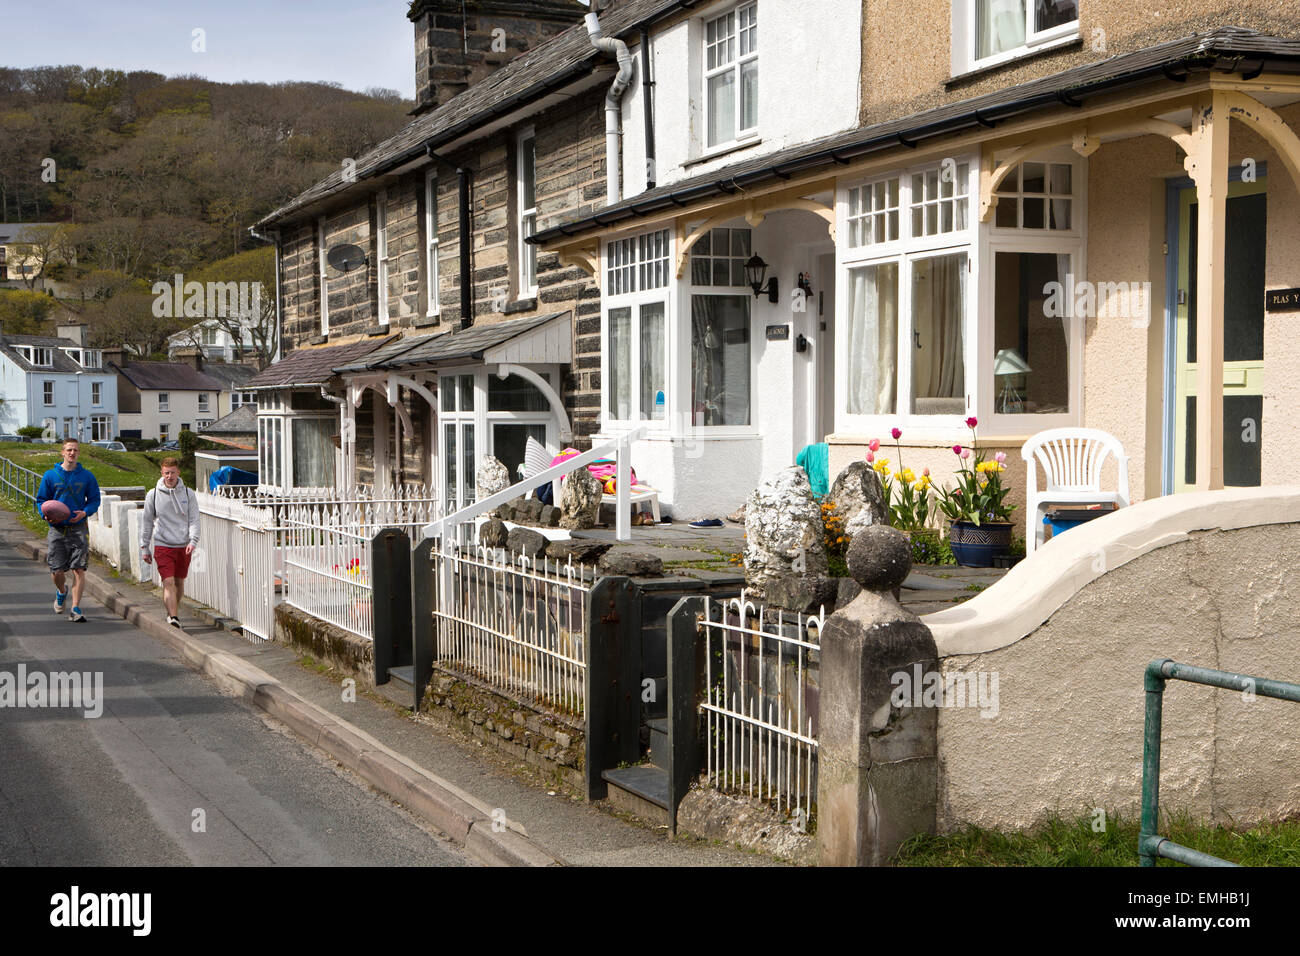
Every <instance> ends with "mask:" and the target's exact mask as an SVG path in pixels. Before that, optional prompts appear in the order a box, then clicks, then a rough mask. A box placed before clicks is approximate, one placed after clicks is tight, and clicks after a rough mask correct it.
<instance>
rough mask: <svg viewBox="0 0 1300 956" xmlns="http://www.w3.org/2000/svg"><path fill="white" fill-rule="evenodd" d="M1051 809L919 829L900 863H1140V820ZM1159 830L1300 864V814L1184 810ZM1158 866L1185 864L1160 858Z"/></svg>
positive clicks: (1237, 857) (1247, 860) (1236, 858)
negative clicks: (1207, 819)
mask: <svg viewBox="0 0 1300 956" xmlns="http://www.w3.org/2000/svg"><path fill="white" fill-rule="evenodd" d="M1093 821H1094V817H1093V816H1091V815H1088V816H1082V817H1079V818H1077V819H1074V820H1066V819H1063V818H1061V817H1057V816H1053V817H1051V818H1049V819H1048V820H1047V821H1046V822H1045V823H1043V824H1042V825H1041V826H1039V827H1037V828H1035V829H1034V830H1032V831H1028V832H1025V833H1005V832H1002V831H1000V830H985V829H982V828H980V827H969V828H967V829H965V830H962V831H960V832H958V833H954V834H951V835H948V836H943V837H934V836H919V837H913V838H912V839H911V840H908V841H907V843H905V844H904V845H903V847H902V848H901V849H900V850H899V851H898V853H897V855H896V856H895V859H894V862H895V864H896V865H898V866H1137V865H1138V853H1137V840H1138V830H1139V825H1138V821H1137V820H1135V819H1125V818H1123V817H1119V816H1115V815H1112V814H1107V815H1106V822H1105V829H1104V830H1103V831H1102V832H1096V831H1094V829H1093ZM1160 835H1161V836H1163V837H1167V838H1168V839H1170V840H1173V841H1174V842H1175V843H1180V844H1182V845H1183V846H1187V847H1191V848H1192V849H1194V850H1200V851H1201V852H1203V853H1209V854H1211V855H1212V856H1217V857H1220V858H1222V859H1225V860H1229V861H1231V862H1233V863H1240V864H1242V865H1243V866H1300V818H1298V819H1293V820H1288V821H1285V822H1282V823H1274V824H1265V825H1261V826H1257V827H1250V828H1232V827H1226V826H1206V825H1203V824H1197V823H1195V822H1193V821H1192V819H1191V817H1190V816H1189V815H1187V814H1186V813H1181V814H1174V815H1172V816H1170V817H1166V818H1165V819H1164V820H1163V822H1162V823H1161V826H1160ZM1158 865H1159V866H1179V865H1180V864H1177V863H1174V862H1173V861H1172V860H1160V861H1158Z"/></svg>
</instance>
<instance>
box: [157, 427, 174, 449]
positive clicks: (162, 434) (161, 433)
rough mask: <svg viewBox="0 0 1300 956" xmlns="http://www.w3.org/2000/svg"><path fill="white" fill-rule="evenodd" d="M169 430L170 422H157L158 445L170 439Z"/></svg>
mask: <svg viewBox="0 0 1300 956" xmlns="http://www.w3.org/2000/svg"><path fill="white" fill-rule="evenodd" d="M170 431H171V424H170V423H169V422H159V423H158V443H159V444H160V445H161V444H164V443H166V442H168V441H170V440H171V435H169V434H168V432H170Z"/></svg>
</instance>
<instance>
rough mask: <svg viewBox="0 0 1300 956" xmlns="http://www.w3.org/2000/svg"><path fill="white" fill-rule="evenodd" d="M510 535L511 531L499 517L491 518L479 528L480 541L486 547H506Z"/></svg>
mask: <svg viewBox="0 0 1300 956" xmlns="http://www.w3.org/2000/svg"><path fill="white" fill-rule="evenodd" d="M509 535H510V531H509V529H507V528H506V523H505V522H504V521H502V520H501V519H499V518H489V519H488V520H487V521H485V522H483V525H482V527H480V528H479V529H478V543H479V544H481V545H483V547H485V548H504V547H505V546H506V542H507V541H508V540H509Z"/></svg>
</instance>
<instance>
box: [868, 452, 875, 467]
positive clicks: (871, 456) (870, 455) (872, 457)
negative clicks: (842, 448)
mask: <svg viewBox="0 0 1300 956" xmlns="http://www.w3.org/2000/svg"><path fill="white" fill-rule="evenodd" d="M875 460H876V453H875V452H872V451H869V452H867V464H868V465H869V464H871V463H872V462H873V461H875Z"/></svg>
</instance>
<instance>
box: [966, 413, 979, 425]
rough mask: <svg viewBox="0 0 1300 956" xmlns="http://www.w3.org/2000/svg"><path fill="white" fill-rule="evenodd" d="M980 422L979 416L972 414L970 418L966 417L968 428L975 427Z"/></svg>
mask: <svg viewBox="0 0 1300 956" xmlns="http://www.w3.org/2000/svg"><path fill="white" fill-rule="evenodd" d="M979 423H980V420H979V419H978V418H976V417H975V416H974V415H972V416H971V417H970V418H968V419H966V427H967V428H974V427H975V426H976V425H978V424H979Z"/></svg>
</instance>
